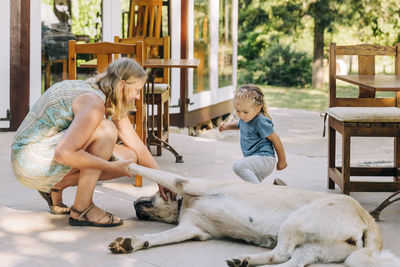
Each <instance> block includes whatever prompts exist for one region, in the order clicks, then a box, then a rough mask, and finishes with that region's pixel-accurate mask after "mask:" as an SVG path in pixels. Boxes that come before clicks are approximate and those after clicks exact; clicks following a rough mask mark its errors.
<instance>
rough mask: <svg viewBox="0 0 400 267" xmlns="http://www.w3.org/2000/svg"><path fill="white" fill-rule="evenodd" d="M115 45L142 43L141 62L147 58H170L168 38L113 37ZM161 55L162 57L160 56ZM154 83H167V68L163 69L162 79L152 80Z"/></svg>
mask: <svg viewBox="0 0 400 267" xmlns="http://www.w3.org/2000/svg"><path fill="white" fill-rule="evenodd" d="M114 42H115V43H123V44H136V43H137V42H143V47H144V54H143V60H146V59H149V58H163V59H169V58H170V38H169V36H165V37H163V38H152V37H147V38H143V37H132V38H119V37H118V36H115V37H114ZM160 54H162V55H160ZM154 81H155V82H156V83H167V84H168V83H169V68H164V70H163V75H162V77H156V78H155V80H154Z"/></svg>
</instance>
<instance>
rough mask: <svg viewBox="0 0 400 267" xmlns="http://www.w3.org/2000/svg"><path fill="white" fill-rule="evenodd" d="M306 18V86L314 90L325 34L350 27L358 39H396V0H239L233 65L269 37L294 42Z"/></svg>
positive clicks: (257, 51) (256, 52) (253, 54)
mask: <svg viewBox="0 0 400 267" xmlns="http://www.w3.org/2000/svg"><path fill="white" fill-rule="evenodd" d="M310 19H311V20H312V22H313V60H312V62H313V63H312V73H313V75H312V85H313V87H317V88H318V87H322V86H323V77H322V75H323V58H324V48H325V51H326V48H327V47H328V44H326V45H325V35H326V34H329V37H331V38H332V39H334V36H335V34H336V33H338V32H339V31H341V30H343V29H346V30H349V29H351V31H357V33H358V34H357V39H359V40H360V41H362V42H367V43H374V44H381V45H393V44H394V43H396V42H399V41H400V31H399V29H400V5H399V4H398V0H265V1H262V0H239V45H238V54H239V62H238V66H239V69H240V68H243V67H246V66H247V65H248V64H249V62H251V61H252V60H256V59H259V58H261V57H262V56H263V54H264V53H265V50H266V48H267V47H268V46H269V44H270V43H275V41H274V38H275V39H279V37H282V35H285V36H286V37H288V36H289V38H291V39H292V40H293V42H294V41H295V40H296V37H297V36H298V35H300V34H301V33H302V32H304V31H305V30H306V23H305V21H308V20H310ZM350 34H352V32H349V35H350ZM349 37H350V36H349ZM271 41H272V42H271Z"/></svg>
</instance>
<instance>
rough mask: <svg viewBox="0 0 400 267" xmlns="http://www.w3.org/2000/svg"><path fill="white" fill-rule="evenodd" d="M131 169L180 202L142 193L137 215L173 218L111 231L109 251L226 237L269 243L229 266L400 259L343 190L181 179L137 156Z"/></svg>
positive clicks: (388, 265)
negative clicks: (149, 230) (146, 230)
mask: <svg viewBox="0 0 400 267" xmlns="http://www.w3.org/2000/svg"><path fill="white" fill-rule="evenodd" d="M130 170H131V172H132V174H138V175H142V176H144V177H146V178H149V179H150V180H153V181H154V182H156V183H158V184H161V185H162V186H165V187H167V188H170V189H171V190H173V191H175V192H178V193H179V194H180V195H181V196H182V197H183V202H180V201H168V202H167V203H166V202H164V201H163V200H162V199H161V198H160V196H159V194H156V195H155V196H153V197H150V198H141V199H139V200H138V201H136V202H135V207H136V210H137V216H138V217H139V218H141V219H153V220H159V221H164V222H169V223H174V222H177V221H179V224H178V226H176V227H175V228H172V229H171V230H168V231H165V232H162V233H158V234H148V235H143V236H135V237H132V238H117V239H116V240H115V241H114V242H112V243H111V244H110V245H109V248H110V250H111V251H112V252H114V253H126V252H131V251H137V250H140V249H144V248H150V247H154V246H160V245H166V244H171V243H177V242H182V241H185V240H189V239H192V240H193V239H196V240H208V239H211V238H223V237H229V238H233V239H239V240H244V241H246V242H249V243H252V244H256V245H259V246H263V247H266V248H271V249H272V248H273V249H272V250H270V251H267V252H265V253H260V254H254V255H245V256H240V257H236V258H234V259H231V260H227V264H228V265H229V266H255V265H264V264H279V266H305V265H308V264H312V263H316V262H323V263H331V262H345V264H346V265H347V266H354V267H360V266H363V267H365V266H382V267H383V266H385V267H395V266H396V267H397V266H400V260H398V259H397V258H396V257H395V256H394V255H392V254H391V253H389V252H385V251H384V252H382V251H381V248H382V240H381V235H380V231H379V228H378V226H377V224H376V223H375V221H374V219H373V218H372V217H371V216H370V214H369V213H368V212H367V211H366V210H365V209H363V208H362V207H361V205H360V204H359V203H358V202H357V201H355V200H354V199H352V198H351V197H349V196H346V195H330V194H327V193H321V192H313V191H305V190H297V189H293V188H290V187H287V186H275V185H269V184H251V183H247V182H242V181H239V180H237V181H212V180H205V179H186V178H183V177H181V176H179V175H176V174H172V173H168V172H164V171H160V170H154V169H149V168H145V167H142V166H139V165H136V164H131V165H130ZM180 203H181V205H180ZM178 217H179V218H178Z"/></svg>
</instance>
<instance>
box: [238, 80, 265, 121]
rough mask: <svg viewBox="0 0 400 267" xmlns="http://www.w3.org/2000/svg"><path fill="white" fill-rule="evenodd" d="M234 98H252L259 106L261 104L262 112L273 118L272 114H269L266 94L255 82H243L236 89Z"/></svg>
mask: <svg viewBox="0 0 400 267" xmlns="http://www.w3.org/2000/svg"><path fill="white" fill-rule="evenodd" d="M234 99H237V100H238V99H250V100H252V101H253V103H254V104H255V105H256V106H257V107H259V106H261V110H260V113H262V114H263V115H264V116H266V117H267V118H269V119H270V120H272V118H271V116H270V115H269V112H268V108H267V105H266V104H265V101H264V94H263V92H262V91H261V89H260V87H258V86H256V85H254V84H243V85H242V86H240V87H239V88H238V89H237V90H236V93H235V96H234Z"/></svg>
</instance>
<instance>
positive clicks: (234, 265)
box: [226, 258, 250, 267]
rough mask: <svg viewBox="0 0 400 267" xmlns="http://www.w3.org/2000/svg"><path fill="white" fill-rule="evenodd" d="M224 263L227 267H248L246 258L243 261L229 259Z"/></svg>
mask: <svg viewBox="0 0 400 267" xmlns="http://www.w3.org/2000/svg"><path fill="white" fill-rule="evenodd" d="M226 263H227V264H228V266H229V267H248V266H250V265H249V260H248V259H247V258H243V259H238V258H235V259H231V260H227V261H226Z"/></svg>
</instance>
